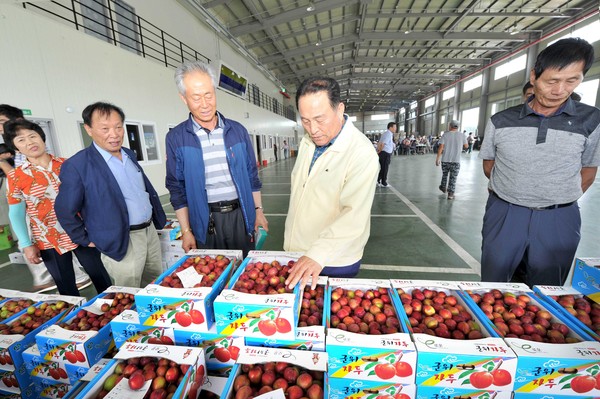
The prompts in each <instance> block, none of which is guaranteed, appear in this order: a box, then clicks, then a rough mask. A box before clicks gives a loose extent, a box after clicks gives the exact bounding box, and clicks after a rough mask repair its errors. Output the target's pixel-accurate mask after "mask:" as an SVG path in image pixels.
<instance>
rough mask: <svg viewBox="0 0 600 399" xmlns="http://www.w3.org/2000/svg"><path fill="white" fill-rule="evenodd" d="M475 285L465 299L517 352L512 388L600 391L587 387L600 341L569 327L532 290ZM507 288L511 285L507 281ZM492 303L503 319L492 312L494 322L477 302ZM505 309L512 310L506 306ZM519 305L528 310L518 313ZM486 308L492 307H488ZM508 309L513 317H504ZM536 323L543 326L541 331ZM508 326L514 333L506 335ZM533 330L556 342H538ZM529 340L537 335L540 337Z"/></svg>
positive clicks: (599, 360) (599, 359)
mask: <svg viewBox="0 0 600 399" xmlns="http://www.w3.org/2000/svg"><path fill="white" fill-rule="evenodd" d="M472 284H473V283H470V284H469V288H465V291H464V292H463V293H462V295H463V297H464V298H465V300H466V301H467V303H469V305H470V306H471V308H472V309H473V311H474V312H475V313H476V314H478V315H479V318H480V319H486V320H487V322H488V324H489V325H490V326H494V328H495V329H496V330H497V331H498V332H499V333H500V334H501V335H503V336H504V341H505V342H506V343H507V344H508V345H509V346H510V348H511V349H513V351H514V352H515V353H516V354H517V359H518V362H517V373H516V377H515V383H514V388H513V390H514V391H515V392H518V393H531V394H547V395H571V397H577V396H580V395H581V394H582V393H589V394H590V395H594V396H598V395H600V390H597V389H589V390H587V391H585V389H587V387H588V385H587V384H589V378H591V376H592V375H596V374H597V372H598V370H600V342H595V341H593V340H592V338H591V337H589V336H588V335H587V334H585V333H584V332H583V331H581V330H579V329H578V328H577V327H575V326H573V325H570V326H569V327H567V322H566V320H565V319H564V318H562V317H561V314H560V312H558V310H555V309H553V308H552V307H551V306H549V305H544V304H543V303H542V301H541V300H540V299H538V298H537V297H536V296H535V295H534V294H533V292H532V291H531V290H529V289H528V288H527V289H526V290H523V291H518V290H515V289H512V288H502V286H501V285H500V284H490V285H489V286H488V285H487V284H488V283H479V286H478V287H477V288H475V289H474V288H473V285H472ZM461 285H462V283H461ZM507 286H510V285H509V283H507ZM490 295H491V297H490ZM492 301H494V307H496V306H497V308H496V309H493V311H495V313H499V314H500V315H501V317H498V315H493V314H492V315H490V317H493V318H494V319H495V320H494V321H492V320H490V319H489V318H488V316H486V314H485V313H484V311H483V310H482V309H481V308H480V305H478V304H477V303H478V302H479V303H480V304H481V305H482V306H483V305H485V304H486V303H487V304H490V303H491V302H492ZM496 301H498V302H496ZM523 305H524V306H523ZM501 306H504V307H505V311H503V312H502V313H500V310H501V309H500V308H501ZM507 307H508V309H506V308H507ZM517 307H520V308H524V309H525V311H524V313H523V315H522V316H519V317H517V316H516V315H515V314H521V311H520V310H517ZM485 311H489V309H487V310H485ZM505 313H511V315H505ZM530 313H531V314H530ZM527 317H529V319H532V320H529V319H528V318H527ZM512 319H519V321H520V322H521V324H518V322H512V323H511V322H510V320H512ZM544 320H545V321H544ZM503 321H506V322H505V323H504V322H503ZM513 325H517V326H521V325H522V326H523V327H522V328H521V329H518V328H516V327H515V328H513V327H512V326H513ZM505 326H508V327H505ZM538 326H540V327H542V328H543V330H540V327H538ZM507 328H509V329H510V330H509V331H511V332H509V333H508V334H507V333H506V330H507ZM532 328H533V329H532ZM530 329H532V330H531V331H534V330H535V331H536V332H531V335H528V334H525V333H528V332H529V330H530ZM538 332H545V333H546V334H541V333H538ZM548 332H550V334H548ZM534 334H537V335H538V336H539V337H540V338H541V337H542V335H545V336H546V339H548V340H552V341H553V342H555V343H549V342H538V341H539V339H540V338H538V336H535V335H534ZM519 337H520V338H519ZM523 337H525V339H523ZM532 337H533V338H532ZM531 339H538V341H534V340H531ZM542 339H543V338H542ZM562 342H565V343H562ZM566 342H569V343H566ZM573 384H575V385H573ZM580 384H581V385H583V387H582V386H580ZM592 388H594V387H592ZM584 396H585V395H584Z"/></svg>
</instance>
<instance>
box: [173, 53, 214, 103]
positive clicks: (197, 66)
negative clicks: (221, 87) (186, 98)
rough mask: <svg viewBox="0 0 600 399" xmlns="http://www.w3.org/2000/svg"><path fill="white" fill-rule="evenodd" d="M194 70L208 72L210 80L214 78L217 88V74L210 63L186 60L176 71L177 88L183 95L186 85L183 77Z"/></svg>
mask: <svg viewBox="0 0 600 399" xmlns="http://www.w3.org/2000/svg"><path fill="white" fill-rule="evenodd" d="M192 72H200V73H205V74H207V75H208V76H210V80H212V82H213V86H214V87H215V89H216V88H217V85H218V81H217V75H216V73H215V71H214V69H213V68H212V67H211V66H210V65H208V64H207V63H206V62H202V61H185V62H184V63H183V64H181V65H179V67H178V68H177V70H176V71H175V84H176V85H177V90H179V93H180V94H181V95H185V86H184V85H183V78H185V75H187V74H188V73H192Z"/></svg>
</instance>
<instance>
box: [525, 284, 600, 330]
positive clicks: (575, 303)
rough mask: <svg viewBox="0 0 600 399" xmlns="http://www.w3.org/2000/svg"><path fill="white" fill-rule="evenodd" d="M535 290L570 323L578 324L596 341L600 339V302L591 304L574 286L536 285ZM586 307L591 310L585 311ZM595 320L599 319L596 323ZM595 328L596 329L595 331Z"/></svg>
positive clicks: (578, 326)
mask: <svg viewBox="0 0 600 399" xmlns="http://www.w3.org/2000/svg"><path fill="white" fill-rule="evenodd" d="M533 291H534V292H535V293H536V294H537V295H539V296H540V297H541V298H542V300H544V301H545V302H546V303H548V304H549V305H550V306H552V307H553V308H554V309H557V310H558V311H559V312H561V314H562V315H563V316H564V318H565V320H566V321H568V322H569V325H575V326H577V328H579V329H581V330H582V331H583V332H585V333H586V334H588V335H589V336H590V337H592V338H594V339H595V340H596V341H600V304H598V303H596V302H592V304H590V302H589V301H588V300H586V297H585V295H583V294H582V293H580V292H579V291H577V290H576V289H574V288H573V287H560V286H551V285H536V286H534V287H533ZM575 307H577V308H578V309H575ZM581 307H583V308H584V309H581ZM586 307H588V308H589V312H586V311H585V308H586ZM588 313H589V314H588ZM594 320H597V321H596V322H595V323H594ZM593 328H596V330H595V331H594V330H593Z"/></svg>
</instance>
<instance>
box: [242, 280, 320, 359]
mask: <svg viewBox="0 0 600 399" xmlns="http://www.w3.org/2000/svg"><path fill="white" fill-rule="evenodd" d="M311 284H312V282H309V283H308V284H307V285H306V287H304V291H303V293H302V302H301V305H300V316H299V319H298V326H296V337H295V338H294V339H293V340H285V339H277V338H257V337H246V345H248V346H266V347H270V348H287V349H297V350H309V351H310V350H312V351H320V352H324V351H325V324H326V314H327V309H326V306H325V305H326V303H325V293H326V291H327V276H319V278H318V283H317V288H316V289H315V290H313V289H312V288H311Z"/></svg>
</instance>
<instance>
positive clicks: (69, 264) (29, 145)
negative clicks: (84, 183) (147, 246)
mask: <svg viewBox="0 0 600 399" xmlns="http://www.w3.org/2000/svg"><path fill="white" fill-rule="evenodd" d="M4 141H5V142H6V143H7V144H8V145H10V146H11V147H13V148H15V149H16V150H17V151H19V152H21V153H22V154H23V155H25V157H26V158H27V161H26V162H24V163H23V164H22V165H21V166H19V167H17V168H15V169H14V170H12V171H11V172H10V173H9V174H8V176H7V183H8V189H7V197H8V204H9V217H10V221H11V223H12V225H13V229H14V230H15V234H16V235H17V237H18V238H19V246H20V248H22V249H23V253H24V255H25V257H27V260H29V261H30V262H31V263H40V262H41V261H42V260H43V261H44V264H45V265H46V268H47V269H48V272H49V273H50V274H51V275H52V277H53V278H54V281H55V282H56V286H57V288H58V292H59V293H60V294H61V295H74V296H79V290H78V289H77V286H76V283H75V273H74V272H73V255H72V252H75V255H77V259H79V262H80V263H81V265H82V266H83V268H84V269H85V271H86V272H87V273H88V275H89V276H90V278H91V280H92V282H93V283H94V287H95V288H96V291H98V292H99V293H100V292H102V291H104V290H105V289H106V288H108V287H109V286H110V285H111V280H110V277H109V275H108V273H107V271H106V269H105V268H104V264H103V263H102V260H101V258H100V252H98V250H97V249H96V248H93V247H81V246H78V245H77V244H74V243H73V242H72V241H71V240H70V239H69V236H68V235H67V233H65V231H64V230H63V228H62V227H61V225H60V223H59V222H58V220H57V219H56V214H55V213H54V201H55V199H56V196H57V195H58V187H59V185H60V180H59V178H58V176H59V173H60V168H61V166H62V163H63V161H64V158H57V157H55V156H53V155H51V154H48V152H46V144H45V141H46V135H45V134H44V131H43V130H42V128H41V127H40V126H39V125H38V124H36V123H33V122H31V121H27V120H15V121H12V122H8V123H6V124H5V125H4ZM26 214H27V216H29V223H30V226H31V233H32V237H29V233H28V231H27V225H26Z"/></svg>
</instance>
